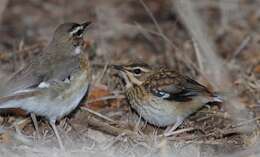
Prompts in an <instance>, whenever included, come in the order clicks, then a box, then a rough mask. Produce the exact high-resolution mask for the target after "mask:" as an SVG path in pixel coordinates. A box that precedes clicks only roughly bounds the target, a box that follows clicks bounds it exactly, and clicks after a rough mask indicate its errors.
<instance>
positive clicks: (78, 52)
mask: <svg viewBox="0 0 260 157" xmlns="http://www.w3.org/2000/svg"><path fill="white" fill-rule="evenodd" d="M80 53H81V47H80V46H77V47H76V48H75V49H74V52H73V55H75V56H76V55H79V54H80Z"/></svg>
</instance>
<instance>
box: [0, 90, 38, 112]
mask: <svg viewBox="0 0 260 157" xmlns="http://www.w3.org/2000/svg"><path fill="white" fill-rule="evenodd" d="M41 94H42V91H41V90H24V91H20V92H17V93H15V94H13V95H10V96H3V97H0V108H2V106H3V105H6V104H8V102H10V101H16V102H19V101H20V100H24V99H28V98H32V97H36V96H39V95H41ZM10 107H12V106H10ZM5 108H8V106H6V107H5Z"/></svg>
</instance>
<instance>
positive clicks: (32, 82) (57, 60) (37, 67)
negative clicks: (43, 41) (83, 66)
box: [0, 22, 91, 96]
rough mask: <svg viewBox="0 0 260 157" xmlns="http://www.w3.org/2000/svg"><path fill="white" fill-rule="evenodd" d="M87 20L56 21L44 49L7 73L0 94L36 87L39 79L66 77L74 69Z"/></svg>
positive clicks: (87, 23) (61, 78)
mask: <svg viewBox="0 0 260 157" xmlns="http://www.w3.org/2000/svg"><path fill="white" fill-rule="evenodd" d="M90 24H91V22H85V23H83V24H77V23H64V24H61V25H59V26H58V27H57V28H56V30H55V32H54V34H53V37H52V40H51V41H50V42H49V44H48V46H47V47H46V48H45V49H44V52H43V53H41V54H40V55H39V56H37V57H35V58H33V59H32V60H31V62H30V63H29V64H28V65H27V66H25V67H24V68H22V69H21V70H19V71H18V72H16V73H15V74H13V75H12V76H10V77H9V78H8V80H7V81H5V82H4V85H2V86H0V87H1V88H2V89H1V88H0V95H1V96H3V95H9V94H11V93H13V92H16V91H19V90H23V89H26V88H29V87H36V86H38V85H39V84H40V83H41V82H43V81H44V82H48V81H50V80H64V79H65V78H67V77H68V76H69V74H70V73H71V72H72V71H73V70H74V69H77V68H78V67H79V64H78V63H79V54H80V51H81V49H80V47H81V45H82V43H83V35H84V32H85V30H86V28H87V27H88V26H89V25H90Z"/></svg>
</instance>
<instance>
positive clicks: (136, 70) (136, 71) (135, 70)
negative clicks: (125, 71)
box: [133, 68, 142, 75]
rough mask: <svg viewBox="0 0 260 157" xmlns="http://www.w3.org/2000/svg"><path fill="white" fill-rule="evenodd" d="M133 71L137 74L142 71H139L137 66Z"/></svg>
mask: <svg viewBox="0 0 260 157" xmlns="http://www.w3.org/2000/svg"><path fill="white" fill-rule="evenodd" d="M133 72H134V73H135V74H137V75H139V74H141V72H142V71H141V69H139V68H138V69H134V70H133Z"/></svg>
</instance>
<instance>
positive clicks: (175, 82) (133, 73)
mask: <svg viewBox="0 0 260 157" xmlns="http://www.w3.org/2000/svg"><path fill="white" fill-rule="evenodd" d="M111 67H112V68H113V69H115V70H117V71H118V72H119V77H120V78H121V79H122V80H123V82H124V87H123V88H124V93H125V95H126V98H127V100H128V102H129V104H130V106H131V108H132V109H134V110H135V111H136V112H137V114H139V115H140V116H141V117H142V118H143V119H144V120H145V121H147V122H148V123H150V124H152V125H154V126H158V127H167V129H166V130H165V132H164V135H165V136H170V135H172V133H173V131H175V130H176V129H177V128H178V127H179V126H180V125H181V124H182V123H183V121H184V120H185V119H186V118H187V117H189V116H190V115H191V114H193V113H195V112H196V111H197V110H199V109H200V108H202V107H203V106H204V105H205V104H207V103H209V102H222V101H223V98H222V97H221V96H219V95H217V94H216V93H214V92H211V91H210V90H209V89H208V88H207V87H205V86H203V85H201V84H200V83H198V82H197V81H195V80H194V79H192V78H190V77H188V76H186V75H183V74H181V73H179V72H177V71H175V70H172V69H169V68H153V67H151V66H150V65H148V64H146V63H143V62H136V63H131V64H125V65H120V64H119V65H116V64H114V65H111ZM171 126H172V127H171Z"/></svg>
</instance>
